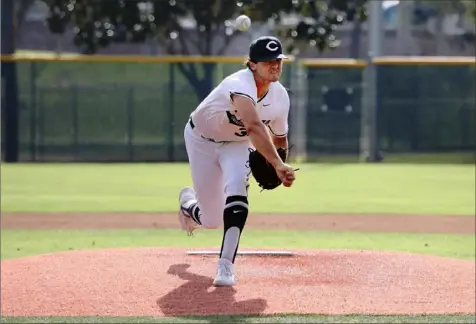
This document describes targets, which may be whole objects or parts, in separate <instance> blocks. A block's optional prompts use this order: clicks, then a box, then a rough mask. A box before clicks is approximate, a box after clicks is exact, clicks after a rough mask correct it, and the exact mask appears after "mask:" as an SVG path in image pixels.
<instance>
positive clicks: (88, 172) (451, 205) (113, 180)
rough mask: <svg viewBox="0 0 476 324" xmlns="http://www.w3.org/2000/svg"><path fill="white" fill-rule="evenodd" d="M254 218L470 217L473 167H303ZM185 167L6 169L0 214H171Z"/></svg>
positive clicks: (262, 198)
mask: <svg viewBox="0 0 476 324" xmlns="http://www.w3.org/2000/svg"><path fill="white" fill-rule="evenodd" d="M297 166H298V167H300V171H298V173H297V180H296V182H295V185H294V186H293V187H292V188H284V187H279V188H278V189H276V190H274V191H267V192H266V191H265V192H261V193H260V192H259V190H258V189H259V188H258V187H257V186H256V185H255V184H254V183H253V184H252V188H251V190H250V196H251V198H250V201H251V208H252V211H253V212H282V213H400V214H455V215H474V210H475V200H474V197H475V168H474V166H473V165H446V164H438V165H402V164H378V165H375V164H301V165H297ZM190 183H191V180H190V174H189V171H188V167H187V165H186V164H178V163H174V164H165V163H164V164H113V165H111V164H3V165H2V186H1V194H2V206H1V207H2V212H11V211H32V212H115V211H118V212H119V211H129V212H159V211H173V212H175V211H176V208H177V194H178V191H179V190H180V188H181V187H182V186H184V185H189V184H190Z"/></svg>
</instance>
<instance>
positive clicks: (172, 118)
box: [168, 63, 175, 162]
mask: <svg viewBox="0 0 476 324" xmlns="http://www.w3.org/2000/svg"><path fill="white" fill-rule="evenodd" d="M168 95H169V116H170V118H169V127H168V129H169V132H168V142H169V145H168V157H169V161H170V162H173V161H175V139H174V137H175V65H174V63H170V65H169V93H168Z"/></svg>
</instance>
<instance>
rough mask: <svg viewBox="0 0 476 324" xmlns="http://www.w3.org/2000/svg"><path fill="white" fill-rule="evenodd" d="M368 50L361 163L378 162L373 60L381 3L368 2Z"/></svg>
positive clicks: (376, 51)
mask: <svg viewBox="0 0 476 324" xmlns="http://www.w3.org/2000/svg"><path fill="white" fill-rule="evenodd" d="M369 11H370V13H369V50H368V53H367V66H366V67H365V68H364V78H363V87H362V90H363V93H362V117H361V118H362V119H361V136H360V159H361V161H372V162H373V161H377V160H378V140H377V109H378V107H377V67H376V66H375V63H374V59H375V58H377V57H379V56H380V55H381V47H382V30H381V25H382V24H381V22H382V2H380V1H370V2H369Z"/></svg>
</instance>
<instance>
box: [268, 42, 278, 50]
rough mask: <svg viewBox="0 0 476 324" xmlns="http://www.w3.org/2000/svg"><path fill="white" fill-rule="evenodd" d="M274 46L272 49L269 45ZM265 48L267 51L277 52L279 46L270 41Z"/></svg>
mask: <svg viewBox="0 0 476 324" xmlns="http://www.w3.org/2000/svg"><path fill="white" fill-rule="evenodd" d="M273 44H274V45H275V46H273V47H271V45H273ZM266 48H267V49H269V50H270V51H272V52H274V51H277V50H278V49H279V45H278V43H276V41H274V40H272V41H269V42H268V44H266Z"/></svg>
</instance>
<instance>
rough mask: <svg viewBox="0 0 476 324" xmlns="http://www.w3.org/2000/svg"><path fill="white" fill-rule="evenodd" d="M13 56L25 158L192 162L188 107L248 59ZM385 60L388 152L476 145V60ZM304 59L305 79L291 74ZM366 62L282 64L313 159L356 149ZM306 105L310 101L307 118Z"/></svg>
mask: <svg viewBox="0 0 476 324" xmlns="http://www.w3.org/2000/svg"><path fill="white" fill-rule="evenodd" d="M4 61H5V60H4ZM6 61H8V62H10V63H11V64H16V69H17V71H18V86H19V109H20V143H21V145H20V146H21V147H20V160H21V161H185V160H186V159H187V157H186V153H185V149H184V143H183V128H184V125H185V123H186V122H187V120H188V116H189V114H190V112H191V111H192V110H193V109H194V108H195V107H196V106H197V104H198V102H199V98H200V97H203V96H204V95H206V94H207V93H208V91H209V90H210V88H211V87H213V86H214V85H215V84H216V83H217V82H218V81H219V80H220V79H221V78H222V77H223V76H226V75H228V74H230V73H232V72H234V71H236V70H237V69H239V68H242V67H243V63H242V62H243V60H242V59H241V58H228V57H218V58H217V57H205V58H195V57H150V58H149V57H119V58H118V57H97V56H96V57H86V58H83V57H80V58H64V59H63V58H62V59H26V58H22V59H15V60H12V59H9V60H6ZM376 64H377V65H378V80H379V81H378V143H379V147H380V150H382V151H383V152H384V153H399V152H400V153H423V152H461V151H468V152H471V151H473V150H474V147H475V138H476V134H475V116H476V115H475V112H476V109H475V90H474V89H475V86H476V82H475V63H474V60H471V59H456V58H454V59H452V60H443V59H440V60H438V59H437V60H429V59H425V58H420V59H418V60H415V59H414V58H413V59H410V58H400V59H390V58H382V59H381V60H379V61H376ZM299 66H301V69H303V71H304V78H305V80H304V81H303V80H301V82H299V80H297V78H298V76H296V75H297V74H296V73H293V72H295V71H294V69H298V68H299ZM364 67H365V63H364V62H355V61H349V60H342V61H339V60H332V61H329V60H328V61H326V60H303V61H299V62H290V63H287V64H285V72H284V76H283V80H282V82H283V83H284V84H285V85H286V86H288V87H290V88H292V90H293V95H292V98H293V103H295V102H297V101H299V102H300V103H301V104H300V105H299V107H300V108H298V107H297V106H296V107H295V105H294V104H293V107H292V109H291V117H290V118H291V125H300V124H299V123H296V121H295V120H293V119H296V118H302V119H303V120H302V122H303V125H305V127H303V132H302V133H301V132H300V131H301V129H296V127H294V128H292V129H291V133H290V136H291V141H293V137H294V138H295V137H298V136H304V137H305V143H306V144H305V149H306V155H307V157H308V158H309V159H313V158H315V157H319V156H321V155H324V154H326V155H328V154H331V155H332V154H350V155H358V153H359V139H360V128H361V110H362V109H361V105H362V104H361V101H362V94H363V91H362V90H363V87H362V85H363V77H362V76H363V69H364ZM184 71H186V72H185V73H184ZM185 74H189V78H188V79H187V78H186V77H185ZM190 75H191V76H190ZM190 80H192V82H190ZM297 109H304V112H303V113H302V114H301V115H299V116H301V117H297V116H298V114H297V113H296V111H297Z"/></svg>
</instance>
